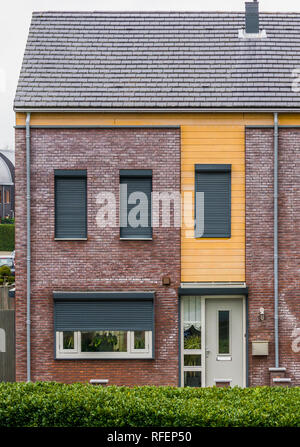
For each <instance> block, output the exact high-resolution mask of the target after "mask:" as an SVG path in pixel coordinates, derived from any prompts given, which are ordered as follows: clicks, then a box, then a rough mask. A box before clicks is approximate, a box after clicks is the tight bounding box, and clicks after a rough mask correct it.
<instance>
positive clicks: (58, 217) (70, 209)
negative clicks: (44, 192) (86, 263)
mask: <svg viewBox="0 0 300 447" xmlns="http://www.w3.org/2000/svg"><path fill="white" fill-rule="evenodd" d="M84 173H85V174H84ZM86 207H87V200H86V171H77V172H76V171H69V173H67V174H66V172H65V171H61V172H60V171H56V172H55V237H56V238H58V239H59V238H62V239H65V238H66V239H76V238H79V239H80V238H86V237H87V211H86Z"/></svg>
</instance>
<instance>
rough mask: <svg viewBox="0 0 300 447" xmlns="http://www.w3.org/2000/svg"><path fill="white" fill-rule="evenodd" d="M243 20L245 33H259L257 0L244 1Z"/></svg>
mask: <svg viewBox="0 0 300 447" xmlns="http://www.w3.org/2000/svg"><path fill="white" fill-rule="evenodd" d="M245 22H246V23H245V25H246V26H245V32H246V34H259V10H258V1H257V0H254V1H253V2H246V15H245Z"/></svg>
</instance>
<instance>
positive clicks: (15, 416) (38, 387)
mask: <svg viewBox="0 0 300 447" xmlns="http://www.w3.org/2000/svg"><path fill="white" fill-rule="evenodd" d="M299 408H300V388H283V387H274V388H269V387H261V388H246V389H241V388H232V389H225V388H202V389H201V388H198V389H196V388H172V387H150V386H149V387H148V386H145V387H135V388H127V387H116V386H110V387H106V388H103V387H101V386H93V385H88V384H86V385H84V384H73V385H64V384H58V383H52V382H36V383H27V384H25V383H1V384H0V426H2V427H15V426H18V427H20V426H21V427H25V426H26V427H46V426H48V427H49V426H51V427H74V426H76V427H80V426H85V427H128V426H131V427H147V426H157V427H163V426H167V427H172V426H173V427H183V426H186V427H191V426H200V427H218V426H222V427H224V426H234V427H241V426H242V427H245V426H251V427H252V426H261V427H273V426H298V427H299V426H300V414H299Z"/></svg>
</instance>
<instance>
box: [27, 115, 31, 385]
mask: <svg viewBox="0 0 300 447" xmlns="http://www.w3.org/2000/svg"><path fill="white" fill-rule="evenodd" d="M26 199H27V229H26V230H27V317H26V318H27V320H26V330H27V382H30V380H31V358H30V357H31V355H30V354H31V343H30V320H31V318H30V295H31V282H30V276H31V275H30V270H31V265H30V257H31V246H30V113H27V117H26Z"/></svg>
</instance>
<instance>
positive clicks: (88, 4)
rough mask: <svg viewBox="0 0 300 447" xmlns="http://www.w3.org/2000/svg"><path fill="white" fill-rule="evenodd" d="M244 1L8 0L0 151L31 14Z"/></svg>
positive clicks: (0, 66) (239, 7) (263, 6)
mask: <svg viewBox="0 0 300 447" xmlns="http://www.w3.org/2000/svg"><path fill="white" fill-rule="evenodd" d="M244 3H245V1H244V0H209V1H207V0H206V1H204V0H84V1H82V0H26V1H24V0H7V1H3V2H1V15H0V42H1V48H0V149H2V148H5V147H8V148H11V149H13V146H14V139H13V125H14V113H13V98H14V94H15V89H16V85H17V81H18V76H19V72H20V68H21V63H22V57H23V53H24V49H25V44H26V39H27V33H28V28H29V25H30V18H31V13H32V11H45V10H46V11H53V10H77V11H80V10H85V11H88V10H92V11H116V10H117V11H137V10H140V11H244V9H245V6H244ZM260 10H261V11H294V12H300V2H299V0H284V1H282V0H260Z"/></svg>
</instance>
